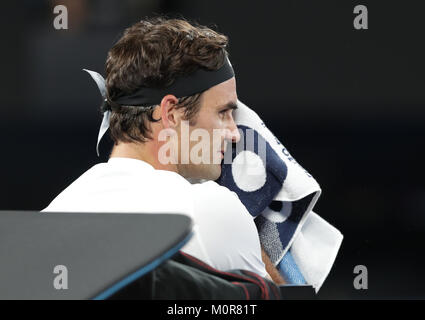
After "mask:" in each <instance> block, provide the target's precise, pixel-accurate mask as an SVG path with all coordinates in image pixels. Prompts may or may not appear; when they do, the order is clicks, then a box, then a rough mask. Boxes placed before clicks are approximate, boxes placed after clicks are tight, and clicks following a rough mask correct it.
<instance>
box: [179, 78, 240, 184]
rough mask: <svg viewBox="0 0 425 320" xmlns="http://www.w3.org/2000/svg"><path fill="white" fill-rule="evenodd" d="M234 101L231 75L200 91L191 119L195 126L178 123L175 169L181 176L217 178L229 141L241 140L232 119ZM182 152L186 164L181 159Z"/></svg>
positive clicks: (233, 79) (235, 101)
mask: <svg viewBox="0 0 425 320" xmlns="http://www.w3.org/2000/svg"><path fill="white" fill-rule="evenodd" d="M237 101H238V97H237V94H236V80H235V78H234V77H233V78H231V79H229V80H227V81H225V82H222V83H220V84H218V85H216V86H214V87H212V88H210V89H208V90H207V91H205V92H204V93H203V94H202V96H201V101H200V103H201V107H200V110H199V112H198V114H197V115H196V117H195V119H194V121H193V122H194V125H190V126H189V124H188V122H185V123H180V127H179V128H178V130H177V132H178V135H179V159H180V161H179V163H178V164H177V170H178V173H179V174H180V175H182V176H183V177H185V178H192V179H206V180H216V179H218V178H219V177H220V174H221V162H222V160H223V153H224V152H225V150H226V149H227V148H228V147H231V146H229V144H231V142H232V140H233V141H238V140H239V139H240V136H239V133H238V130H237V127H236V124H235V122H234V120H233V110H234V109H236V105H237ZM184 126H186V127H184ZM185 130H186V132H185ZM187 132H188V134H186V133H187ZM184 153H186V162H185V163H184V162H183V161H181V160H182V155H183V154H184ZM187 155H188V156H187ZM183 156H184V155H183ZM187 158H188V159H187Z"/></svg>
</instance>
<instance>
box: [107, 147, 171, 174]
mask: <svg viewBox="0 0 425 320" xmlns="http://www.w3.org/2000/svg"><path fill="white" fill-rule="evenodd" d="M110 158H131V159H138V160H142V161H144V162H147V163H149V164H150V165H151V166H152V167H154V168H155V169H157V170H168V171H174V172H177V167H176V166H175V165H173V164H166V165H164V164H162V163H161V162H159V160H158V148H157V147H156V146H155V145H153V144H152V143H150V142H145V143H143V144H142V143H132V142H120V143H119V144H118V145H114V147H113V148H112V153H111V156H110Z"/></svg>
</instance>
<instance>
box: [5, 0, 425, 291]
mask: <svg viewBox="0 0 425 320" xmlns="http://www.w3.org/2000/svg"><path fill="white" fill-rule="evenodd" d="M342 2H343V1H305V0H296V1H295V0H294V1H289V0H285V1H265V0H263V1H255V2H249V1H222V0H215V1H200V0H184V1H172V0H163V1H155V0H142V1H141V0H139V1H136V0H122V1H115V0H114V1H113V0H98V1H95V0H93V1H84V0H63V1H35V0H27V1H17V2H16V3H12V4H10V3H8V4H6V3H4V4H3V9H2V13H1V14H2V17H1V18H2V19H1V38H0V39H1V56H0V58H1V59H0V61H1V65H0V67H1V77H0V87H1V100H2V101H1V108H0V118H1V121H0V134H1V137H2V143H1V150H2V151H1V160H0V161H1V162H0V163H1V170H0V179H1V184H0V209H2V210H18V209H19V210H41V209H43V208H45V207H46V206H47V205H48V204H49V203H50V201H51V200H52V199H53V198H54V197H55V196H56V195H57V194H58V193H59V192H60V191H62V190H63V189H64V188H65V187H66V186H68V185H69V184H70V183H71V182H72V181H73V180H75V179H76V178H77V177H78V176H80V175H81V174H82V173H83V172H84V171H86V170H87V169H88V168H90V167H91V166H92V165H93V164H95V163H97V162H99V161H105V160H106V155H105V153H107V151H108V149H109V148H110V146H109V145H108V143H105V142H104V143H103V145H102V148H101V149H102V150H103V155H104V156H102V157H101V158H100V159H98V158H97V156H96V152H95V145H96V139H97V133H98V128H99V125H100V122H101V115H100V112H99V108H98V107H99V105H100V102H101V99H100V95H99V93H98V90H97V89H96V87H95V84H94V82H93V81H92V80H91V79H90V78H89V76H88V75H87V74H86V73H84V72H83V71H81V69H82V68H89V69H92V70H97V71H99V72H100V73H104V62H105V58H106V53H107V50H108V49H109V48H110V47H111V46H112V45H113V43H114V42H115V41H116V40H117V39H118V37H119V36H120V33H121V32H122V31H123V29H124V28H125V27H127V26H129V25H131V24H132V23H134V22H137V21H138V20H139V19H141V18H143V17H145V16H151V15H152V14H160V13H166V14H169V15H170V16H173V17H176V16H177V17H178V15H179V14H180V15H182V16H184V17H185V18H187V19H190V20H195V21H197V22H199V23H201V24H205V25H208V26H213V27H214V29H216V30H218V31H220V32H222V33H224V34H226V35H228V36H229V37H230V46H229V52H230V55H231V61H232V64H233V67H234V69H235V72H236V74H237V81H238V83H237V84H238V96H239V98H240V100H242V101H243V102H245V103H246V104H247V105H249V106H250V107H252V108H253V109H254V110H255V111H256V112H257V113H258V114H259V115H260V116H261V117H262V118H263V120H264V121H265V123H266V124H267V125H268V127H269V128H270V129H271V130H272V131H273V132H274V133H275V134H276V136H277V137H278V138H279V139H280V140H281V141H282V142H283V144H284V145H285V146H286V147H287V148H288V149H289V151H290V152H291V154H292V155H293V156H294V157H295V158H296V159H297V161H298V162H299V163H300V164H301V165H302V166H303V167H304V168H306V169H307V170H308V171H309V172H310V173H311V174H312V175H313V176H314V177H315V178H316V180H317V181H318V182H319V183H320V185H321V186H322V189H323V194H322V196H321V198H320V199H319V201H318V203H317V205H316V207H315V211H316V212H317V213H319V214H320V215H321V216H322V217H323V218H324V219H326V220H327V221H329V222H330V223H332V224H333V225H335V226H336V227H337V228H338V229H340V230H341V232H342V233H343V234H344V236H345V238H344V241H343V244H342V248H341V250H340V252H339V254H338V257H337V259H336V262H335V265H334V267H333V270H332V271H331V273H330V275H329V277H328V279H327V281H326V282H325V284H324V285H323V287H322V289H321V291H320V294H319V297H320V298H323V299H327V298H337V299H339V298H341V299H347V298H350V299H351V298H354V299H374V298H391V299H393V298H425V275H424V269H425V259H424V258H423V255H424V247H425V245H424V242H425V185H424V178H425V177H424V175H425V174H424V170H423V163H424V160H425V139H424V138H425V90H424V88H425V86H424V85H425V63H424V57H425V44H424V40H423V39H424V31H425V18H424V16H425V14H424V12H425V11H424V10H423V9H424V8H423V7H422V6H419V5H418V4H417V3H419V2H417V3H414V2H410V1H406V2H395V1H368V2H365V1H362V2H360V1H344V3H342ZM56 4H64V5H66V6H67V7H68V14H69V29H68V30H55V29H54V28H53V20H54V17H55V15H54V14H53V7H54V6H55V5H56ZM358 4H363V5H366V6H367V8H368V11H369V29H368V30H355V29H354V27H353V19H354V17H355V15H354V14H353V8H354V7H355V6H356V5H358ZM359 264H362V265H365V266H366V267H367V268H368V272H369V289H368V290H359V291H358V290H355V289H354V287H353V279H354V277H355V275H354V274H353V269H354V266H356V265H359Z"/></svg>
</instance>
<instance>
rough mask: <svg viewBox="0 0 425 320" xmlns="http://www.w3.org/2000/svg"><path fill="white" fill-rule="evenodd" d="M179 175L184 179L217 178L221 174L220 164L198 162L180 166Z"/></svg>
mask: <svg viewBox="0 0 425 320" xmlns="http://www.w3.org/2000/svg"><path fill="white" fill-rule="evenodd" d="M180 168H181V169H183V170H179V173H180V175H182V176H183V177H185V178H186V179H191V180H193V179H195V180H213V181H215V180H217V179H218V178H219V177H220V175H221V164H199V165H193V164H192V165H189V166H181V167H180Z"/></svg>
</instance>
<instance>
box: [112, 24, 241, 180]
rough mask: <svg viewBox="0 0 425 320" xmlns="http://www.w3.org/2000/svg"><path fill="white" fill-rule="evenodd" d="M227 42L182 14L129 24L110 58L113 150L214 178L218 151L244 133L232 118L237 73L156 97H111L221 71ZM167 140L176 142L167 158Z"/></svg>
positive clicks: (217, 172) (195, 175)
mask: <svg viewBox="0 0 425 320" xmlns="http://www.w3.org/2000/svg"><path fill="white" fill-rule="evenodd" d="M226 46H227V38H226V37H225V36H224V35H221V34H219V33H217V32H215V31H213V30H211V29H209V28H206V27H203V26H193V25H191V24H189V23H188V22H186V21H184V20H177V19H170V20H167V19H163V18H155V19H151V20H144V21H141V22H138V23H136V24H135V25H133V26H131V27H130V28H128V29H127V30H126V31H125V32H124V35H123V36H122V37H121V39H120V40H119V41H118V42H117V43H116V44H115V45H114V46H113V47H112V48H111V50H110V51H109V53H108V58H107V61H106V87H107V97H108V104H107V107H109V108H111V110H112V114H111V120H110V133H111V137H112V139H113V141H114V144H115V146H114V150H113V151H112V156H125V155H130V156H136V157H137V158H140V159H142V160H145V161H148V162H149V163H151V164H152V165H153V166H154V167H155V168H157V169H165V170H172V171H176V172H178V173H179V174H181V175H183V176H184V177H186V178H200V179H213V180H214V179H217V178H218V177H219V175H220V173H221V166H220V160H221V152H222V151H224V150H225V149H226V145H227V143H228V142H229V140H232V139H233V140H238V139H239V135H238V133H237V128H236V125H235V123H234V121H233V117H232V110H233V109H234V108H235V107H236V102H237V94H236V82H235V78H234V77H231V78H229V79H227V80H225V81H223V82H220V83H218V84H216V85H214V86H212V87H211V88H208V89H207V90H205V91H203V92H198V93H195V94H192V95H188V96H185V97H178V98H177V97H176V96H175V95H173V94H172V93H169V94H165V95H164V96H163V97H162V98H161V99H160V100H161V101H158V103H157V104H152V105H143V106H140V105H137V106H133V105H122V104H117V103H115V102H114V101H116V100H117V99H118V98H120V97H122V96H123V95H131V94H132V93H133V92H135V91H136V90H137V89H138V88H140V87H148V88H157V89H164V88H167V87H169V86H170V85H172V84H173V83H174V82H175V80H176V79H179V78H180V79H181V77H185V76H188V75H191V74H193V73H194V72H196V71H197V70H199V69H202V70H208V71H214V70H219V69H220V68H222V67H223V65H224V64H225V63H226V61H227V52H226ZM220 70H221V69H220ZM164 132H165V133H167V134H166V135H165V136H166V137H165V139H164ZM172 132H174V133H175V134H172ZM168 133H169V134H168ZM217 133H220V134H219V135H217ZM196 138H198V139H199V140H198V141H196V140H195V139H196ZM170 139H171V140H170ZM165 144H167V146H168V145H169V146H172V150H169V152H168V155H170V154H172V155H171V157H172V158H173V159H174V161H173V162H172V163H164V161H163V160H164V159H163V158H164V154H163V153H162V151H163V150H164V145H165ZM200 158H201V159H202V161H199V159H200ZM217 159H218V160H217ZM200 162H201V163H200Z"/></svg>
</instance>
